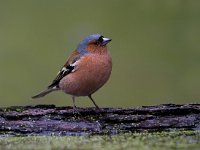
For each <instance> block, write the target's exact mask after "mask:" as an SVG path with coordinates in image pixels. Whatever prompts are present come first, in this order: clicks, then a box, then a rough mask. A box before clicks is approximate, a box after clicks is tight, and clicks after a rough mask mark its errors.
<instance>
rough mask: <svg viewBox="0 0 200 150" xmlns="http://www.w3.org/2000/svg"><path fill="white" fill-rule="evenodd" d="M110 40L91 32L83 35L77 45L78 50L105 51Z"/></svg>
mask: <svg viewBox="0 0 200 150" xmlns="http://www.w3.org/2000/svg"><path fill="white" fill-rule="evenodd" d="M110 41H111V39H109V38H105V37H104V36H102V35H100V34H91V35H88V36H87V37H85V39H84V40H83V41H81V42H80V44H79V45H78V51H80V52H81V51H88V52H93V53H100V52H103V51H107V48H106V45H107V44H108V43H109V42H110Z"/></svg>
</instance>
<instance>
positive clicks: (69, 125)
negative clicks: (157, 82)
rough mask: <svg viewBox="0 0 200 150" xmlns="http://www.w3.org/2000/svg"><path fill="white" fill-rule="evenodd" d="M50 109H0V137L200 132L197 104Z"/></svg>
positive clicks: (198, 106) (199, 107) (49, 107)
mask: <svg viewBox="0 0 200 150" xmlns="http://www.w3.org/2000/svg"><path fill="white" fill-rule="evenodd" d="M77 109H78V111H79V113H76V112H74V110H73V108H72V107H56V106H54V105H37V106H12V107H7V108H0V136H7V135H14V136H18V135H19V136H27V135H83V134H87V133H88V134H117V133H124V132H134V131H163V130H172V129H179V130H184V129H187V130H188V129H189V130H190V129H191V130H199V129H200V104H185V105H176V104H163V105H157V106H143V107H137V108H101V110H96V109H95V108H77Z"/></svg>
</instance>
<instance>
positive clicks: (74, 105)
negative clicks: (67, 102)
mask: <svg viewBox="0 0 200 150" xmlns="http://www.w3.org/2000/svg"><path fill="white" fill-rule="evenodd" d="M72 100H73V110H74V112H77V113H78V114H80V113H79V111H78V110H77V107H76V104H75V96H72Z"/></svg>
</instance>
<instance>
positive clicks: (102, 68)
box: [59, 53, 112, 96]
mask: <svg viewBox="0 0 200 150" xmlns="http://www.w3.org/2000/svg"><path fill="white" fill-rule="evenodd" d="M111 70H112V60H111V57H110V55H109V54H108V53H105V54H103V55H102V54H101V55H100V54H88V55H85V56H83V57H82V58H80V60H78V61H77V62H76V66H75V71H74V72H73V73H70V74H68V75H67V76H65V77H64V78H63V79H62V80H61V81H60V83H59V87H60V88H61V90H63V91H64V92H65V93H67V94H70V95H74V96H88V95H90V94H93V93H94V92H95V91H97V90H98V89H99V88H101V87H102V86H103V85H104V84H105V83H106V82H107V81H108V79H109V77H110V74H111Z"/></svg>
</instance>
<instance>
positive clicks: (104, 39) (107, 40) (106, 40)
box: [103, 37, 112, 45]
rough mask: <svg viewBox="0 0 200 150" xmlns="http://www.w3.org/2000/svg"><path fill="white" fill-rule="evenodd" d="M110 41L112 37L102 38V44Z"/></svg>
mask: <svg viewBox="0 0 200 150" xmlns="http://www.w3.org/2000/svg"><path fill="white" fill-rule="evenodd" d="M110 41H112V39H109V38H105V37H104V38H103V45H106V44H108V43H109V42H110Z"/></svg>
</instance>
